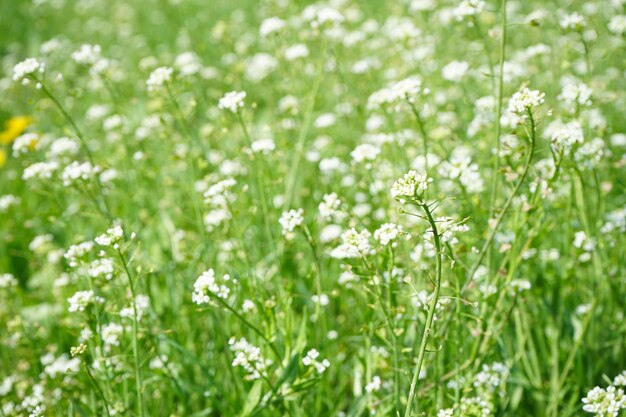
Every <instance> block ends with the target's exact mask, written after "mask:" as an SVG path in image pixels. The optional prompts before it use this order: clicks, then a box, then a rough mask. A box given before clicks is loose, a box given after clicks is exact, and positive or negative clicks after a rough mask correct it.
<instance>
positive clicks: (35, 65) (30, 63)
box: [13, 58, 46, 85]
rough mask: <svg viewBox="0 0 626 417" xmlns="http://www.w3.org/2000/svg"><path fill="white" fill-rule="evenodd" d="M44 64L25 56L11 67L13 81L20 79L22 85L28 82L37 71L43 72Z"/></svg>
mask: <svg viewBox="0 0 626 417" xmlns="http://www.w3.org/2000/svg"><path fill="white" fill-rule="evenodd" d="M45 69H46V66H45V64H44V63H42V62H39V61H37V59H35V58H27V59H25V60H24V61H22V62H20V63H19V64H16V65H15V67H13V81H21V83H22V84H23V85H27V84H28V83H29V82H30V77H31V76H34V75H35V74H37V73H40V74H43V72H44V71H45Z"/></svg>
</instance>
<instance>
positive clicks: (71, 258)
mask: <svg viewBox="0 0 626 417" xmlns="http://www.w3.org/2000/svg"><path fill="white" fill-rule="evenodd" d="M93 247H94V243H93V242H90V241H87V242H82V243H79V244H78V245H72V246H70V247H69V249H68V250H67V252H65V254H64V255H63V257H64V258H65V259H67V261H68V263H69V265H70V266H71V267H73V268H74V267H76V266H78V261H79V260H80V259H82V258H84V257H85V255H87V254H88V253H89V252H91V250H92V249H93Z"/></svg>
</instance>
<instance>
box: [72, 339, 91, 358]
mask: <svg viewBox="0 0 626 417" xmlns="http://www.w3.org/2000/svg"><path fill="white" fill-rule="evenodd" d="M86 351H87V345H86V344H84V343H81V344H80V345H78V346H72V347H71V348H70V355H71V356H72V358H75V357H77V356H82V355H83V353H85V352H86Z"/></svg>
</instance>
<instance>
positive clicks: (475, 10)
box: [452, 0, 485, 21]
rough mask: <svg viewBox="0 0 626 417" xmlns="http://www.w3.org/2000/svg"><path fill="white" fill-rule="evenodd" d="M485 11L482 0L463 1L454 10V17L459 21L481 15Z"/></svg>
mask: <svg viewBox="0 0 626 417" xmlns="http://www.w3.org/2000/svg"><path fill="white" fill-rule="evenodd" d="M484 9H485V2H484V1H482V0H462V1H461V2H460V3H459V5H458V6H456V7H455V8H454V9H453V10H452V15H453V16H454V18H455V19H456V20H458V21H461V20H463V19H466V18H468V17H470V16H476V15H479V14H480V13H481V12H482V11H483V10H484Z"/></svg>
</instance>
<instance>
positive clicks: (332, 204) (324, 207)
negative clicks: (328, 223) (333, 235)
mask: <svg viewBox="0 0 626 417" xmlns="http://www.w3.org/2000/svg"><path fill="white" fill-rule="evenodd" d="M340 206H341V200H339V197H338V196H337V194H336V193H330V194H324V196H323V197H322V202H321V203H320V204H319V206H318V210H319V212H320V216H321V217H322V218H323V219H325V220H332V219H333V218H334V217H336V215H337V214H338V213H339V211H338V210H339V207H340Z"/></svg>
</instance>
